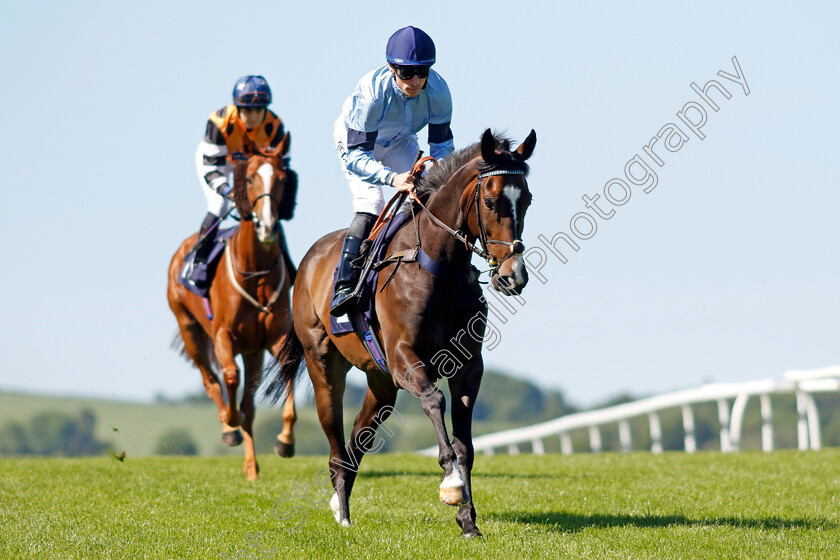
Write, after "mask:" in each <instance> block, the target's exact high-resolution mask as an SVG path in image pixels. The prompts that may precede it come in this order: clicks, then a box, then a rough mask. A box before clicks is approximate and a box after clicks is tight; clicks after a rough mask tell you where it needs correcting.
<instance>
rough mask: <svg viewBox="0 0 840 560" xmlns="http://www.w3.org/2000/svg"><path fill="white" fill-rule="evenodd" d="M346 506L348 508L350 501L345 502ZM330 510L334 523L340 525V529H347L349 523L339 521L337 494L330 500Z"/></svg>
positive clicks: (339, 511)
mask: <svg viewBox="0 0 840 560" xmlns="http://www.w3.org/2000/svg"><path fill="white" fill-rule="evenodd" d="M347 506H348V507H349V506H350V499H349V498H348V500H347ZM330 509H331V510H332V513H333V517H334V518H335V522H336V523H338V524H339V525H341V526H342V527H349V526H350V522H349V521H348V520H346V519H345V520H343V521H342V520H341V510H340V509H339V507H338V493H335V494H333V496H332V498H330Z"/></svg>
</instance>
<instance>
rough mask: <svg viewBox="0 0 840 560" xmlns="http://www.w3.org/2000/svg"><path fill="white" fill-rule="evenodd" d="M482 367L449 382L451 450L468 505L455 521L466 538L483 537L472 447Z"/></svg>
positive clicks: (467, 370)
mask: <svg viewBox="0 0 840 560" xmlns="http://www.w3.org/2000/svg"><path fill="white" fill-rule="evenodd" d="M482 374H483V366H482V364H481V363H480V360H479V363H478V364H477V365H476V366H475V367H471V368H469V369H467V368H464V370H462V371H461V372H459V373H458V375H456V376H455V377H452V378H450V379H449V394H450V395H452V448H453V449H454V450H455V454H456V456H457V458H458V469H459V470H460V471H461V476H462V477H463V478H464V483H465V486H466V489H467V494H468V495H469V496H470V497H471V499H470V500H469V502H468V503H466V504H461V507H460V508H458V515H456V516H455V520H456V521H457V522H458V525H460V526H461V530H462V531H463V536H465V537H480V536H481V532H480V531H479V530H478V527H477V526H476V524H475V507H474V505H473V503H474V501H473V499H472V498H473V497H474V495H473V492H472V467H473V461H474V459H475V452H474V450H473V443H472V415H473V408H474V407H475V399H476V397H477V396H478V388H479V386H480V385H481V376H482Z"/></svg>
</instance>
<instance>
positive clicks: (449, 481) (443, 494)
mask: <svg viewBox="0 0 840 560" xmlns="http://www.w3.org/2000/svg"><path fill="white" fill-rule="evenodd" d="M440 501H441V502H443V503H444V504H446V505H448V506H462V505H464V504H467V503H469V501H470V495H469V494H468V493H467V486H466V484H464V479H463V478H461V474H460V473H459V472H458V467H457V466H456V467H455V469H454V470H453V471H452V473H451V474H449V475H448V476H446V477H444V479H443V482H441V483H440Z"/></svg>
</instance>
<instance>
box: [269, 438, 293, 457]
mask: <svg viewBox="0 0 840 560" xmlns="http://www.w3.org/2000/svg"><path fill="white" fill-rule="evenodd" d="M274 452H275V453H277V454H278V455H280V456H281V457H294V456H295V444H294V443H283V442H282V441H280V440H279V439H278V440H277V442H276V443H275V444H274Z"/></svg>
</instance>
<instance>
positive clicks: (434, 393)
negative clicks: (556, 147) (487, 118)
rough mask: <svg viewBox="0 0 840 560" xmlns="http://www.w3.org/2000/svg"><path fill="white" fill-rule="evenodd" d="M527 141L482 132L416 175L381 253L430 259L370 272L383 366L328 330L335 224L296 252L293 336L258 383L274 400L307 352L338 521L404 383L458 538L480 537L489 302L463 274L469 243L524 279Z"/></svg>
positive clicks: (502, 286) (503, 279)
mask: <svg viewBox="0 0 840 560" xmlns="http://www.w3.org/2000/svg"><path fill="white" fill-rule="evenodd" d="M535 143H536V133H535V132H534V131H533V130H532V131H531V133H530V135H529V136H528V138H527V139H526V140H525V142H523V143H522V145H520V146H519V147H518V148H517V149H516V150H515V151H510V141H509V140H506V139H503V138H499V137H496V136H494V135H493V134H492V133H491V132H490V130H487V131H486V132H485V133H484V135H483V136H482V138H481V142H479V143H477V144H474V145H472V146H470V147H468V148H466V149H464V150H462V151H460V152H457V153H454V154H452V155H451V156H450V157H448V158H447V159H446V160H444V161H443V162H441V163H439V164H437V165H435V166H434V167H433V168H432V169H431V170H430V171H429V173H428V174H427V175H426V177H424V178H423V179H420V180H419V181H418V184H417V187H416V192H415V194H416V196H417V200H418V202H414V203H413V204H414V207H413V210H414V212H415V214H416V218H415V224H414V226H406V227H404V228H402V229H400V230H399V232H398V233H397V234H396V236H395V237H394V239H393V241H392V242H391V245H390V247H389V253H390V254H394V253H399V252H400V251H406V253H407V254H414V253H413V250H414V249H416V248H417V246H418V243H419V244H420V245H421V248H422V252H425V254H426V255H428V256H429V257H431V259H433V260H434V261H436V263H437V265H436V266H435V265H431V266H429V264H428V261H426V262H425V265H424V266H423V267H421V266H420V265H418V262H417V261H412V260H411V259H410V258H409V259H407V260H406V262H402V263H400V264H399V265H398V266H397V267H396V270H394V269H393V268H390V269H385V270H384V271H383V273H382V274H381V275H380V277H379V280H378V285H377V294H376V303H375V309H376V316H377V320H378V325H377V324H374V325H372V328H373V329H374V332H375V333H376V335H377V336H378V338H379V340H381V342H382V347H383V350H384V353H385V356H386V358H387V361H388V364H389V369H390V370H391V375H390V376H389V375H386V374H384V373H383V371H381V370H379V369H378V366H377V364H376V362H375V361H374V360H373V359H372V358H371V357H370V355H369V354H368V352H367V351H366V350H365V347H364V346H363V345H362V343H361V342H360V340H359V338H358V337H357V336H355V335H353V334H345V335H342V336H335V335H334V334H333V333H332V332H331V331H330V321H329V318H330V312H329V309H330V295H331V293H332V290H333V271H334V270H335V267H336V263H337V262H338V258H339V254H340V251H341V244H342V240H343V239H344V235H345V230H341V231H336V232H333V233H330V234H328V235H325V236H324V237H322V238H321V239H319V240H318V241H317V242H316V243H315V244H314V245H313V246H312V248H310V249H309V252H308V253H307V254H306V256H305V257H304V258H303V260H302V261H301V264H300V269H299V271H298V276H297V280H296V282H295V293H294V298H293V310H294V331H293V335H292V336H291V337H289V338H288V339H286V343H285V344H284V346H283V348H282V349H281V352H280V354H279V355H278V357H277V361H276V363H275V364H273V368H274V369H279V371H277V372H276V375H275V378H274V379H273V380H272V384H271V386H269V388H268V391H269V394H272V395H273V396H274V397H275V398H278V399H279V398H280V397H281V396H282V394H283V389H284V387H285V386H286V385H287V384H288V382H289V381H290V380H291V379H293V378H294V377H295V376H296V375H297V372H298V370H299V367H298V366H299V365H300V362H301V361H302V360H303V359H304V358H305V360H306V366H307V368H308V370H309V376H310V378H311V379H312V384H313V386H314V389H315V401H316V405H317V409H318V417H319V419H320V421H321V426H322V428H323V430H324V433H325V434H326V436H327V439H328V440H329V444H330V477H331V479H332V483H333V487H334V488H335V491H336V492H335V494H334V495H333V497H332V499H331V500H330V507H331V509H332V511H333V515H334V517H335V519H336V521H337V522H338V523H339V524H341V525H342V526H349V525H350V493H351V491H352V489H353V483H354V481H355V479H356V472H357V470H358V466H359V462H360V461H361V459H362V457H363V455H364V454H365V452H366V451H368V450H369V449H370V448H371V444H372V443H373V441H374V439H375V437H374V434H373V431H374V430H375V429H376V427H377V426H379V425H380V424H381V423H382V422H383V421H384V420H385V419H386V418H387V417H388V416H389V414H390V412H391V411H392V410H393V406H394V402H395V400H396V397H397V391H398V390H399V389H405V390H407V391H409V392H410V393H412V394H413V395H415V396H417V397H418V398H420V401H421V404H422V407H423V411H424V412H425V413H426V415H427V416H428V417H429V419H430V420H431V422H432V424H433V426H434V429H435V433H436V435H437V440H438V449H439V452H438V462H439V463H440V466H441V467H442V468H443V472H444V478H443V482H442V483H441V485H440V491H439V497H440V499H441V501H443V502H444V503H446V504H448V505H452V506H455V505H458V506H460V507H459V509H458V513H457V515H456V521H457V522H458V524H459V525H460V527H461V529H462V534H463V535H464V536H467V537H472V536H480V535H481V533H480V532H479V530H478V527H477V526H476V524H475V507H474V506H473V502H472V499H471V496H472V488H471V471H472V467H473V446H472V413H473V407H474V406H475V399H476V395H477V394H478V388H479V385H480V382H481V376H482V373H483V369H484V366H483V362H482V358H481V345H482V341H483V338H484V332H485V327H486V320H487V306H486V304H485V300H484V298H483V297H482V292H481V288H480V287H479V286H478V283H477V281H476V277H475V275H474V274H470V272H471V265H470V257H471V256H472V252H475V253H477V254H479V256H481V257H483V258H484V259H485V260H486V261H487V262H488V263H489V264H490V267H491V274H490V279H491V282H492V285H493V287H494V288H495V289H496V290H498V291H501V292H503V293H505V294H506V295H511V294H519V293H520V292H521V291H522V289H523V288H524V287H525V284H526V283H527V282H528V274H527V271H526V268H525V263H524V261H523V258H522V257H523V251H524V246H523V244H522V242H521V241H520V239H521V237H522V230H523V227H524V219H525V212H526V210H527V209H528V206H529V204H530V202H531V193H530V192H529V190H528V184H527V181H526V180H525V175H526V173H527V169H528V166H527V165H526V163H525V160H527V159H528V158H529V157H530V155H531V153H532V151H533V149H534V145H535ZM421 202H425V203H426V205H425V206H424V205H422V204H421ZM476 239H479V240H481V244H480V245H481V246H478V245H477V244H476ZM482 247H483V249H482ZM391 266H392V267H393V266H394V265H391ZM427 267H428V268H427ZM429 268H430V269H432V270H434V271H435V272H434V273H432V272H429V271H428V269H429ZM442 271H443V272H442ZM468 333H469V334H468ZM445 352H449V354H446V353H445ZM351 366H355V367H357V368H359V369H361V370H362V371H364V372H365V373H366V374H367V382H368V389H367V394H366V396H365V399H364V404H363V405H362V410H361V412H360V413H359V415H358V416H357V417H356V421H355V423H354V425H353V431H352V433H351V435H350V439H349V442H348V443H347V445H346V447H345V443H344V428H343V410H342V395H343V393H344V387H345V378H346V374H347V371H348V370H349V369H350V367H351ZM442 377H447V378H448V384H449V390H450V392H451V395H452V439H451V440H450V439H449V436H448V435H447V430H446V424H445V421H444V413H445V409H446V402H445V399H444V396H443V393H441V392H440V391H439V390H438V389H437V387H435V385H434V383H435V382H436V381H437V380H439V379H441V378H442Z"/></svg>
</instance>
